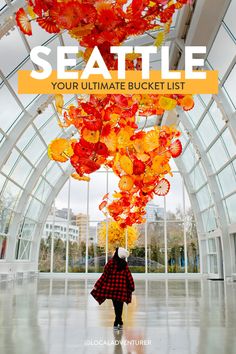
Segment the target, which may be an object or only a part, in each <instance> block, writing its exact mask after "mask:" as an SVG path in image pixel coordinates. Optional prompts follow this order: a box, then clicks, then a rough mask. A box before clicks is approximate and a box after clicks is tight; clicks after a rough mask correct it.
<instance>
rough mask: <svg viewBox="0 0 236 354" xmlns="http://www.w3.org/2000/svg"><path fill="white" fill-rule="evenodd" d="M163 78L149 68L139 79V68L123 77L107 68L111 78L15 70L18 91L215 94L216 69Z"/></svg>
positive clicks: (216, 82)
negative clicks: (196, 76)
mask: <svg viewBox="0 0 236 354" xmlns="http://www.w3.org/2000/svg"><path fill="white" fill-rule="evenodd" d="M180 72H181V79H180V80H176V79H173V80H172V79H171V80H170V79H168V80H163V79H162V77H161V71H156V70H151V71H150V79H142V73H141V71H126V78H125V79H124V80H119V79H117V71H110V74H111V76H112V79H104V78H103V77H102V75H91V76H90V77H89V78H88V79H83V80H82V79H80V77H81V73H82V71H76V73H78V79H58V78H57V71H56V70H54V71H53V72H52V74H51V75H50V77H48V78H47V79H44V80H38V79H34V78H32V77H31V76H30V74H31V71H30V70H19V71H18V93H20V94H60V93H61V94H68V93H70V94H117V93H119V94H145V93H146V94H217V93H218V72H217V71H206V79H185V72H184V71H180Z"/></svg>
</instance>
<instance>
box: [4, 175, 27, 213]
mask: <svg viewBox="0 0 236 354" xmlns="http://www.w3.org/2000/svg"><path fill="white" fill-rule="evenodd" d="M21 194H22V189H20V188H19V187H18V186H16V185H15V183H13V182H11V181H8V182H7V184H6V185H5V188H4V191H3V194H2V196H1V199H2V200H4V203H5V205H7V208H10V209H14V208H15V207H16V205H17V201H18V199H19V198H20V196H21Z"/></svg>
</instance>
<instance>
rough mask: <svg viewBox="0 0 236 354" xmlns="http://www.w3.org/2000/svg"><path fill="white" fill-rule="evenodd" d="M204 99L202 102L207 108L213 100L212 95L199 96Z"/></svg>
mask: <svg viewBox="0 0 236 354" xmlns="http://www.w3.org/2000/svg"><path fill="white" fill-rule="evenodd" d="M199 96H200V97H201V99H202V101H203V102H204V103H205V105H206V106H207V105H208V104H209V103H210V100H211V99H212V95H209V94H204V95H199Z"/></svg>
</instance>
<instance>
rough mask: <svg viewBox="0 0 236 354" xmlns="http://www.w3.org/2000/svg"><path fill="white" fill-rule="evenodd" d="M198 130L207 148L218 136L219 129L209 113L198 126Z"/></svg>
mask: <svg viewBox="0 0 236 354" xmlns="http://www.w3.org/2000/svg"><path fill="white" fill-rule="evenodd" d="M197 132H198V134H199V135H200V138H201V140H202V141H203V144H204V146H205V148H207V147H208V146H209V145H210V143H211V142H212V141H213V140H214V139H215V137H216V136H217V130H216V128H215V126H214V124H213V123H212V120H211V117H210V116H209V115H208V114H206V115H205V117H204V119H203V121H202V122H201V124H200V125H199V127H198V130H197Z"/></svg>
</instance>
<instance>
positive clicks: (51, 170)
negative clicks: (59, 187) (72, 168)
mask: <svg viewBox="0 0 236 354" xmlns="http://www.w3.org/2000/svg"><path fill="white" fill-rule="evenodd" d="M47 171H48V172H47V174H46V175H45V177H46V178H47V180H48V182H49V183H50V184H52V185H54V184H55V183H56V182H57V181H58V180H59V177H61V175H62V170H61V169H60V167H59V166H58V165H57V163H56V162H55V161H52V162H51V163H49V164H48V166H47Z"/></svg>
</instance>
